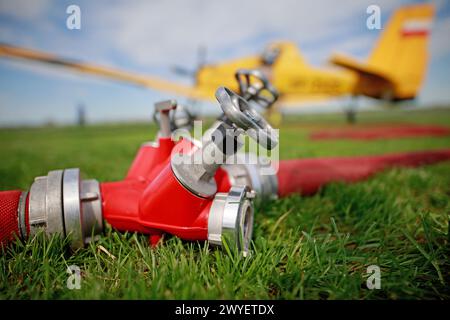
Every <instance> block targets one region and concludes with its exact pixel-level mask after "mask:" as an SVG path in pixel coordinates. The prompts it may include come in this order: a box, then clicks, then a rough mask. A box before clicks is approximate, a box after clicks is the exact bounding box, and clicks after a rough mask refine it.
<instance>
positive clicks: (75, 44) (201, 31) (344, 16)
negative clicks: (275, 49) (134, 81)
mask: <svg viewBox="0 0 450 320" xmlns="http://www.w3.org/2000/svg"><path fill="white" fill-rule="evenodd" d="M414 2H418V1H401V0H398V1H395V0H390V1H388V0H379V1H376V0H375V1H374V0H372V1H361V0H360V1H355V0H341V1H332V0H326V1H325V0H316V1H299V0H281V1H275V0H248V1H242V0H231V1H216V0H189V1H184V0H150V1H133V0H132V1H125V0H123V1H106V0H103V1H102V0H99V1H76V0H71V1H64V0H62V1H61V0H58V1H57V0H54V1H50V0H33V1H32V0H29V1H26V0H9V1H6V0H0V41H1V42H6V43H9V44H13V45H18V46H25V47H31V48H36V49H40V50H44V51H48V52H53V53H55V54H58V55H62V56H64V57H68V58H72V59H77V60H81V61H90V62H93V63H98V64H103V65H110V66H116V67H118V68H121V69H125V70H130V71H135V72H139V73H142V74H152V75H157V76H160V77H163V78H166V79H171V80H174V81H179V82H182V83H189V81H190V80H189V79H186V78H183V77H180V76H177V75H175V74H174V73H173V72H172V71H171V67H172V66H173V65H181V66H184V67H186V68H193V67H194V66H195V63H196V54H197V49H198V47H199V46H202V45H203V46H206V47H207V61H208V62H209V63H214V62H216V61H221V60H223V59H231V58H236V57H240V56H243V55H249V54H255V53H258V52H260V51H261V50H262V49H263V48H264V46H265V45H267V44H268V43H269V42H271V41H274V40H281V39H283V40H290V41H294V42H295V43H296V44H297V45H298V46H299V48H300V50H301V52H302V54H303V55H304V57H305V59H306V60H307V61H308V62H310V63H311V64H313V65H316V66H326V62H327V58H328V57H329V56H330V55H331V54H332V53H333V52H342V53H345V54H349V55H352V56H354V57H357V58H360V59H365V58H366V57H367V56H368V54H369V53H370V51H371V49H372V46H373V44H374V42H375V40H376V39H377V37H378V35H379V31H377V30H368V29H367V28H366V18H367V14H366V8H367V6H368V5H370V4H377V5H379V6H380V8H381V18H382V23H383V24H384V23H385V22H386V21H387V20H388V18H389V16H390V15H391V13H392V12H393V10H395V9H396V8H398V7H399V6H400V5H402V4H407V3H414ZM435 3H436V6H437V16H436V18H435V21H434V24H433V29H432V37H431V42H430V53H431V61H430V65H429V70H428V75H427V78H426V81H425V83H424V87H423V89H422V91H421V93H420V96H419V98H418V100H417V102H416V105H419V106H426V105H430V104H433V103H447V104H450V90H449V85H448V84H449V83H450V42H449V39H450V2H448V1H435ZM70 4H76V5H78V6H79V7H80V8H81V30H69V29H67V28H66V18H67V14H66V8H67V6H69V5H70ZM166 98H169V96H168V95H167V94H163V93H159V92H156V91H152V90H146V89H142V88H139V87H133V86H129V85H125V84H121V83H117V82H111V81H106V80H103V79H102V78H96V77H93V76H89V75H79V74H77V73H71V72H64V70H63V69H60V68H55V67H51V68H49V67H44V66H42V65H39V64H35V63H24V62H22V61H13V60H6V59H0V126H8V125H17V124H40V123H45V122H49V121H53V122H61V123H71V122H73V121H74V119H75V114H76V106H77V105H78V104H80V103H82V104H84V105H85V106H86V112H87V116H88V120H89V121H121V120H137V119H138V120H144V119H150V118H151V114H152V110H153V102H155V101H157V100H161V99H166ZM170 98H172V97H170ZM179 100H181V101H183V98H180V99H179ZM199 108H200V109H201V110H203V112H214V111H216V110H217V111H218V110H219V109H218V106H216V105H214V104H209V103H203V104H200V105H199Z"/></svg>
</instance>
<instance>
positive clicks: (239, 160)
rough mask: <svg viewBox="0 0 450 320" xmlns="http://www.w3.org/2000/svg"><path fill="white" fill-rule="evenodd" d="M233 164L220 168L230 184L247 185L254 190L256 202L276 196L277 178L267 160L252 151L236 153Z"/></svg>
mask: <svg viewBox="0 0 450 320" xmlns="http://www.w3.org/2000/svg"><path fill="white" fill-rule="evenodd" d="M235 156H236V157H235V158H234V159H233V164H225V165H223V166H222V168H223V169H224V170H225V171H226V172H227V174H228V178H229V179H230V184H231V185H232V186H249V187H250V189H252V190H254V191H255V192H256V199H255V200H256V202H257V203H261V202H263V201H266V200H274V199H277V198H278V178H277V175H276V174H275V172H274V170H273V168H272V167H271V166H270V163H268V161H267V160H264V159H263V158H262V157H258V156H257V155H255V154H253V153H245V154H244V153H237V154H236V155H235Z"/></svg>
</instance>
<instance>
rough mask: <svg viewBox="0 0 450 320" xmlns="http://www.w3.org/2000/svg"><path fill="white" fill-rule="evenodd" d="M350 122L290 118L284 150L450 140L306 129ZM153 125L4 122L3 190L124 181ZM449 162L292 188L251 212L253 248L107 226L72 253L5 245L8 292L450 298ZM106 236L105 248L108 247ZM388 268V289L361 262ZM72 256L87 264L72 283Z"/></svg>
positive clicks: (386, 116)
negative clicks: (41, 182) (320, 136)
mask: <svg viewBox="0 0 450 320" xmlns="http://www.w3.org/2000/svg"><path fill="white" fill-rule="evenodd" d="M359 121H360V124H359V125H364V124H366V123H378V122H379V123H387V122H388V123H398V122H404V123H423V124H440V125H450V109H447V110H431V111H422V112H418V111H410V112H408V111H392V112H390V113H388V112H378V113H362V114H360V115H359ZM339 125H343V117H342V115H323V116H304V117H301V118H298V117H296V118H290V119H287V121H286V122H285V123H284V124H283V126H282V127H281V128H280V142H281V148H280V149H281V153H280V157H281V158H282V159H288V158H298V157H316V156H346V155H369V154H380V153H387V152H402V151H413V150H425V149H438V148H450V137H442V138H415V139H409V138H408V139H398V140H389V141H381V140H379V141H309V140H308V133H309V132H310V131H311V130H312V129H313V128H323V127H330V126H339ZM155 132H156V128H155V127H154V126H151V125H149V124H142V123H141V124H123V125H97V126H88V127H85V128H81V129H80V128H76V127H64V128H55V127H47V128H27V129H2V130H0V150H1V157H0V188H1V189H3V190H8V189H17V188H22V189H27V188H29V186H30V184H31V183H32V181H33V178H34V177H36V176H39V175H45V174H47V172H48V171H50V170H53V169H60V168H68V167H79V168H81V170H82V172H83V173H84V174H85V177H86V178H96V179H98V180H100V181H109V180H119V179H121V178H123V176H124V175H125V173H126V171H127V168H128V166H129V165H130V163H131V161H132V159H133V157H134V154H135V152H136V150H137V148H138V147H139V145H140V144H141V143H142V142H143V141H146V140H151V139H153V137H154V134H155ZM449 195H450V163H449V162H447V163H442V164H438V165H433V166H428V167H424V168H419V169H395V170H391V171H387V172H384V173H382V174H379V175H378V176H376V177H374V178H372V179H370V180H368V181H366V182H361V183H357V184H353V185H343V184H333V185H329V186H327V187H326V188H324V189H323V190H322V191H321V192H320V193H319V194H317V195H315V196H313V197H307V198H306V197H303V198H302V197H299V196H292V197H290V198H287V199H282V200H277V201H274V202H272V203H268V204H265V205H264V206H262V207H259V208H257V210H256V221H255V229H254V230H255V231H254V243H253V254H252V256H251V257H250V258H246V259H244V258H241V257H239V256H234V255H232V254H227V252H226V251H221V250H216V249H213V248H209V247H208V246H207V245H206V244H205V243H187V242H182V241H180V240H178V239H176V238H170V239H167V240H166V241H165V243H164V245H162V246H158V247H157V248H154V249H152V248H149V247H148V245H147V239H146V237H145V236H142V235H136V234H120V233H117V232H115V231H112V230H111V229H107V230H106V232H105V235H104V236H103V237H102V238H101V239H100V240H99V241H98V242H96V243H93V244H91V245H90V246H89V247H87V248H85V249H82V250H79V251H77V252H76V253H74V254H71V253H70V252H69V251H68V250H67V246H66V243H67V239H58V238H52V239H45V238H44V237H42V236H40V237H36V238H34V239H32V240H29V241H28V242H27V243H25V244H22V243H18V244H16V245H14V246H12V247H11V248H10V249H9V251H8V252H5V253H3V254H1V256H0V299H12V298H14V299H30V298H31V299H55V298H56V299H122V298H126V299H187V298H193V299H449V298H450V289H449V288H450V287H449V284H450V260H449V252H450V248H449V240H450V238H449V232H448V221H449V214H450V200H449ZM100 246H102V247H103V248H105V249H106V250H107V251H108V252H109V253H110V255H109V254H107V253H105V251H102V250H100V249H99V248H100ZM372 264H376V265H378V266H380V268H381V289H380V290H369V289H367V288H366V278H367V274H366V268H367V266H369V265H372ZM68 265H78V266H79V267H80V268H81V270H82V281H81V289H80V290H69V289H68V288H67V287H66V281H67V277H68V274H67V273H66V269H67V266H68Z"/></svg>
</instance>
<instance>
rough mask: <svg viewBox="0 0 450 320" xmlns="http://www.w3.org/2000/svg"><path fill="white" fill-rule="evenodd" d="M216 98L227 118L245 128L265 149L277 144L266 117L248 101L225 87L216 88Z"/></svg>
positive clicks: (237, 125) (235, 124) (270, 148)
mask: <svg viewBox="0 0 450 320" xmlns="http://www.w3.org/2000/svg"><path fill="white" fill-rule="evenodd" d="M216 99H217V101H219V104H220V107H221V108H222V111H223V113H224V114H225V116H226V117H227V120H228V121H229V122H231V124H233V125H234V126H235V127H236V128H240V129H243V130H245V131H246V133H247V134H248V135H249V136H250V137H251V138H252V139H254V140H256V141H257V142H258V143H259V144H260V145H261V146H262V147H264V148H266V149H267V150H272V149H273V148H275V147H276V146H277V144H278V137H277V135H276V132H275V131H274V129H273V128H272V126H271V125H270V124H269V123H268V122H267V121H266V119H264V117H262V116H261V115H260V114H259V113H258V112H257V111H256V110H255V109H254V108H252V107H251V106H250V105H249V103H248V101H246V100H245V99H244V98H242V97H241V96H239V95H238V94H236V93H234V92H233V91H231V90H230V89H228V88H225V87H220V88H219V89H217V91H216Z"/></svg>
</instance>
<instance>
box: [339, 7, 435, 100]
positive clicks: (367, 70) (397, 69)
mask: <svg viewBox="0 0 450 320" xmlns="http://www.w3.org/2000/svg"><path fill="white" fill-rule="evenodd" d="M433 17H434V5H433V4H431V3H426V4H414V5H407V6H403V7H401V8H399V9H398V10H397V11H395V12H394V14H393V16H392V17H391V18H390V20H389V21H388V23H387V24H386V25H385V26H384V27H383V31H382V33H381V36H380V38H379V39H378V41H377V43H376V45H375V47H374V49H373V51H372V52H371V54H370V56H369V59H368V60H367V62H366V63H358V62H355V61H352V60H351V59H349V58H346V57H342V56H334V57H333V58H332V59H331V62H333V63H334V64H336V65H340V66H342V67H345V68H347V69H351V70H353V71H356V72H358V73H359V74H360V75H361V76H362V77H365V81H367V79H369V80H370V79H375V80H376V81H377V82H378V83H379V84H382V85H380V86H379V87H380V88H381V87H382V88H383V89H382V90H388V91H390V95H391V98H392V99H395V100H403V99H411V98H414V97H415V96H416V95H417V92H418V90H419V89H420V86H421V84H422V81H423V79H424V77H425V73H426V69H427V64H428V42H429V35H430V29H431V23H432V20H433ZM387 88H389V89H387ZM373 95H374V96H378V97H382V96H383V93H382V92H381V91H380V90H379V91H378V92H376V93H375V92H374V93H373Z"/></svg>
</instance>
